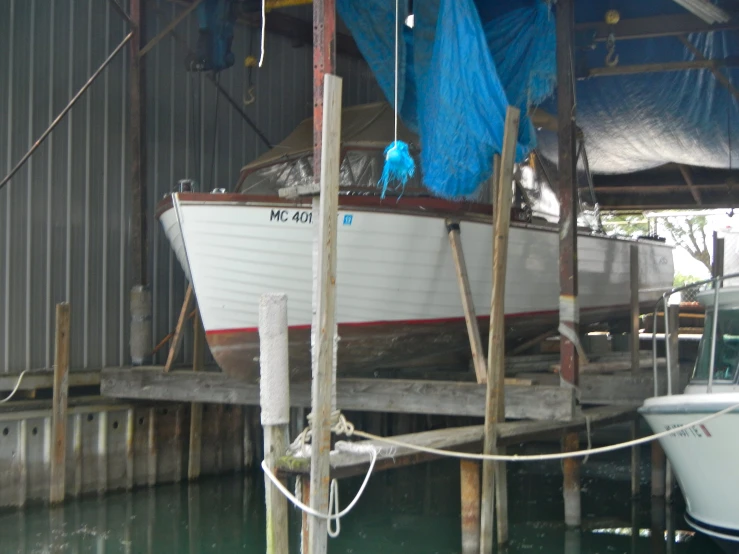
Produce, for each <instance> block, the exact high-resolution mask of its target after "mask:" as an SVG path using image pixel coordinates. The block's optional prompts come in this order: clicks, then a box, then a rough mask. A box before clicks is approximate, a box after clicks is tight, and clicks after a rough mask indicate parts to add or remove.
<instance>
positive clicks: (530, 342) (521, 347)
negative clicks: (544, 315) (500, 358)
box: [506, 327, 559, 364]
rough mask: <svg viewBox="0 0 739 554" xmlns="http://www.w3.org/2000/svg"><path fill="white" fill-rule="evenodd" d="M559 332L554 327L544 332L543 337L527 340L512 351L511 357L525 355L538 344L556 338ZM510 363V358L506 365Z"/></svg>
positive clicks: (538, 336)
mask: <svg viewBox="0 0 739 554" xmlns="http://www.w3.org/2000/svg"><path fill="white" fill-rule="evenodd" d="M558 332H559V331H558V330H557V328H556V327H553V328H551V329H549V330H548V331H545V332H543V333H542V334H541V335H537V336H536V337H534V338H532V339H529V340H527V341H526V342H522V343H521V344H519V345H518V346H517V347H516V348H514V349H513V350H511V356H516V355H518V354H523V353H524V352H526V351H527V350H529V349H530V348H533V347H534V346H536V345H537V344H539V343H541V342H544V341H545V340H547V339H549V338H552V337H553V336H555V335H556V334H557V333H558ZM507 363H508V358H506V364H507Z"/></svg>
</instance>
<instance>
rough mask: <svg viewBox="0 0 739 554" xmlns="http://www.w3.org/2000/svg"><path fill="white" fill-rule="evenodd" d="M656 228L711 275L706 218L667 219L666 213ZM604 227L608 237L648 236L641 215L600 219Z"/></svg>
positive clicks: (672, 217) (667, 214)
mask: <svg viewBox="0 0 739 554" xmlns="http://www.w3.org/2000/svg"><path fill="white" fill-rule="evenodd" d="M657 225H658V226H659V227H660V230H662V231H664V232H665V233H666V234H667V235H668V237H669V238H670V239H672V243H673V244H675V246H679V247H680V248H683V249H684V250H685V251H686V252H688V253H689V254H690V255H691V256H692V257H693V258H695V259H696V260H698V261H699V262H700V263H702V264H703V265H704V266H705V267H706V269H707V270H708V272H709V273H710V272H711V253H710V252H709V250H708V240H707V239H708V236H709V234H707V233H706V227H707V226H708V218H707V217H706V216H704V215H694V216H670V215H669V212H665V215H664V216H663V217H659V218H658V219H657ZM603 227H604V228H605V229H606V233H608V234H609V235H622V236H623V235H627V236H629V237H631V238H637V237H639V236H645V235H648V234H649V220H648V219H647V218H646V217H644V216H643V215H641V214H639V215H615V214H608V215H604V216H603Z"/></svg>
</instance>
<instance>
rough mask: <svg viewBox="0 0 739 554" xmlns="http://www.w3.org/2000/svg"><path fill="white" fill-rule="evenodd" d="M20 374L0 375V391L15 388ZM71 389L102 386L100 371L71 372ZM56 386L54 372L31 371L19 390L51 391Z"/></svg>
mask: <svg viewBox="0 0 739 554" xmlns="http://www.w3.org/2000/svg"><path fill="white" fill-rule="evenodd" d="M18 377H20V373H3V374H2V375H0V391H10V390H13V389H14V388H15V385H16V383H17V382H18ZM68 384H69V387H94V386H98V385H100V371H70V372H69V376H68ZM53 386H54V370H53V369H52V370H41V371H29V372H28V373H26V374H25V375H24V376H23V380H22V381H21V383H20V385H18V390H36V389H50V388H52V387H53Z"/></svg>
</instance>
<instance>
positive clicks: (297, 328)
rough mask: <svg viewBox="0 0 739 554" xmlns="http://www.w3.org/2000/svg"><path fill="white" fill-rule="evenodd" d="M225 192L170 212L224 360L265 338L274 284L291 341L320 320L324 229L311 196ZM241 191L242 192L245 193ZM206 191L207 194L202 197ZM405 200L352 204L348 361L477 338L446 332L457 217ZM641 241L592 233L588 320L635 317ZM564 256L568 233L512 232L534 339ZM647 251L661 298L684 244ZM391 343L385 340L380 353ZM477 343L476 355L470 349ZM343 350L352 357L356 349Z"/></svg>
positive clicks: (168, 226) (511, 285) (345, 314)
mask: <svg viewBox="0 0 739 554" xmlns="http://www.w3.org/2000/svg"><path fill="white" fill-rule="evenodd" d="M188 196H189V197H190V198H192V200H188ZM224 196H228V197H230V198H224V199H223V200H219V199H218V195H183V196H182V197H180V198H179V199H176V200H175V201H174V202H173V204H172V206H171V207H169V208H164V209H161V210H160V214H159V218H160V221H161V223H162V226H163V228H164V230H165V232H166V234H167V237H168V238H169V241H170V243H171V244H172V246H173V248H174V250H175V252H176V253H177V257H178V259H179V260H180V262H181V263H182V264H183V269H184V270H185V272H186V274H187V275H188V278H190V279H191V281H192V283H193V286H194V289H195V293H196V296H197V299H198V306H199V309H200V312H201V316H202V320H203V324H204V326H205V330H206V334H207V337H208V342H209V344H210V346H211V349H212V350H213V352H214V355H215V356H216V359H218V354H219V349H224V348H225V349H233V348H234V341H235V340H236V339H231V338H228V337H232V336H233V335H240V336H242V338H243V335H247V334H248V335H254V336H255V334H256V330H257V309H258V305H259V296H260V295H261V294H262V293H264V292H285V293H287V295H288V323H289V325H290V329H291V343H292V342H293V338H294V337H295V339H296V340H303V339H304V338H305V337H304V336H303V334H304V332H305V331H307V329H309V327H310V324H311V318H312V281H313V280H312V252H313V236H314V226H313V224H312V214H311V209H310V204H303V205H299V204H294V203H293V204H285V203H280V202H279V201H277V200H276V201H274V202H272V203H257V202H253V201H248V200H246V199H248V197H247V196H243V195H224ZM239 196H240V198H241V199H242V200H241V201H234V199H233V198H234V197H239ZM206 197H209V198H207V201H202V199H204V198H206ZM395 204H396V201H395V200H391V201H389V202H386V203H385V204H384V205H383V209H382V211H380V210H378V209H372V210H370V209H365V208H362V207H361V206H356V205H355V206H352V205H348V206H347V205H344V204H342V205H341V206H340V210H339V211H340V213H339V225H338V268H337V303H336V310H337V320H338V322H339V325H340V331H341V332H340V334H341V336H342V345H343V346H340V352H339V358H340V367H342V366H341V358H342V348H343V350H344V351H345V354H346V352H348V350H347V348H346V347H348V346H349V344H346V343H344V339H345V338H347V339H348V340H349V342H350V343H351V342H352V340H354V339H356V341H358V340H359V338H362V340H363V341H364V342H362V343H361V344H360V343H359V342H356V341H355V342H354V343H353V344H352V345H351V346H352V348H353V349H354V350H355V351H358V349H361V348H365V347H366V354H367V356H368V357H369V358H370V359H371V358H375V359H376V361H377V363H378V364H379V365H383V364H385V361H386V360H384V359H381V358H383V355H384V354H387V356H385V357H387V358H388V359H392V357H393V355H397V354H399V352H398V351H399V350H400V349H401V348H400V347H401V346H403V345H406V346H409V348H408V349H407V350H408V352H407V354H408V356H406V358H409V357H411V356H416V357H417V356H418V355H419V354H422V353H424V352H427V353H428V354H429V355H431V354H434V353H436V354H438V353H439V352H441V351H444V350H446V351H447V352H451V351H452V350H454V351H455V352H457V351H458V350H460V349H462V350H464V349H465V341H466V338H465V339H464V340H463V341H461V342H460V341H458V340H455V341H452V340H451V338H450V337H449V336H446V337H444V336H443V335H444V333H441V334H439V331H440V330H443V331H444V332H451V330H452V329H454V332H455V333H456V332H457V330H461V331H462V332H463V331H464V319H463V317H464V313H463V310H462V304H461V301H460V292H459V288H458V283H457V277H456V272H455V267H454V263H453V258H452V253H451V249H450V245H449V239H448V233H447V229H446V226H445V217H444V215H443V214H438V215H436V214H426V213H424V212H423V211H419V210H415V211H408V210H404V209H403V204H402V203H399V206H398V207H397V208H396V206H395ZM485 219H487V221H485ZM489 219H490V218H489V216H488V217H487V218H485V217H484V216H481V215H478V216H476V217H471V218H466V219H463V220H462V221H461V223H460V226H461V238H462V245H463V250H464V256H465V258H466V263H467V272H468V274H469V279H470V285H471V288H472V297H473V301H474V305H475V309H476V311H477V314H478V316H480V317H481V318H484V317H485V314H488V313H489V307H490V293H491V246H490V243H491V228H490V223H489ZM630 244H633V243H632V242H631V241H621V240H614V239H608V238H604V237H595V236H589V235H588V236H581V237H580V239H579V247H578V257H579V260H578V261H579V267H580V273H579V289H580V294H579V300H580V309H581V313H582V316H581V318H583V319H587V318H588V317H590V318H591V319H593V320H595V321H602V320H606V319H609V318H613V317H616V316H617V315H620V316H621V317H623V316H624V315H626V313H627V310H628V299H629V246H630ZM558 252H559V250H558V234H557V232H556V229H545V228H542V227H535V226H526V225H515V226H513V227H512V228H511V231H510V245H509V256H508V269H507V279H506V300H505V314H506V322H507V324H509V325H508V332H509V334H515V333H516V332H519V335H521V334H523V335H526V334H530V333H533V332H537V331H538V332H541V331H542V329H543V330H546V329H547V328H553V327H556V324H557V318H558V310H559V304H558V301H559V278H558V269H557V268H558ZM639 259H640V280H641V289H642V290H643V291H645V292H643V293H642V294H641V296H640V300H641V302H644V303H650V304H653V303H654V301H656V299H657V298H658V296H659V295H660V293H661V291H662V290H664V289H666V288H669V287H670V286H671V285H672V279H673V265H672V251H671V248H670V247H668V246H665V245H664V244H661V243H657V242H652V241H643V242H639ZM532 322H533V324H532ZM408 328H413V329H418V330H419V332H420V329H421V328H424V329H425V330H426V331H427V335H426V336H425V339H426V340H427V341H428V340H429V338H432V336H433V337H436V338H434V339H433V340H432V342H431V343H428V344H426V346H425V347H421V346H419V348H421V350H420V351H419V350H416V349H415V348H412V347H410V346H411V345H410V342H408V340H407V339H408V337H409V335H408V332H407V329H408ZM428 333H430V334H428ZM368 336H372V337H373V338H374V340H375V343H374V344H373V345H371V347H370V345H369V344H365V343H366V342H367V337H368ZM227 338H228V339H227ZM380 340H382V341H385V343H384V345H381V347H380V348H379V349H378V345H377V342H378V341H380ZM248 342H249V346H248V348H247V349H246V350H243V351H241V352H240V354H239V356H241V357H242V360H243V359H245V358H247V357H249V356H251V359H252V360H253V358H254V357H255V356H256V355H257V354H256V352H255V351H253V347H254V344H256V343H255V341H254V337H252V338H250V339H249V341H248ZM226 343H228V344H226ZM399 343H403V344H399ZM434 343H436V346H434ZM242 346H243V344H242ZM372 348H374V349H375V353H374V354H372V353H371V352H372V350H371V349H372ZM429 349H430V350H429ZM466 350H467V355H469V348H468V347H466ZM385 351H387V352H385ZM391 351H392V352H391ZM391 354H392V355H391ZM234 356H235V354H234ZM343 357H344V358H346V359H347V360H348V358H347V356H346V355H344V356H343ZM401 362H402V360H401ZM219 363H220V364H221V365H222V367H224V363H221V361H220V360H219ZM234 363H235V362H234ZM296 363H297V362H296ZM225 365H227V366H230V365H231V363H225ZM349 365H352V364H349ZM308 367H309V366H308ZM224 369H226V370H227V371H229V372H235V370H233V369H228V368H227V367H224ZM302 369H305V368H302Z"/></svg>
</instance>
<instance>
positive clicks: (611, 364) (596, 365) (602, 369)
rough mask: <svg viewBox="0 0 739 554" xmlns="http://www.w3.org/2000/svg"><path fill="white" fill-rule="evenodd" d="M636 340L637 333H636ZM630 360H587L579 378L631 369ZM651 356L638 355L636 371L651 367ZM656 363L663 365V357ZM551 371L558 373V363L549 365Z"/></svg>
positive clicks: (581, 366) (581, 368) (639, 371)
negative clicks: (587, 374) (591, 374)
mask: <svg viewBox="0 0 739 554" xmlns="http://www.w3.org/2000/svg"><path fill="white" fill-rule="evenodd" d="M637 340H638V335H637ZM632 363H633V362H632V361H631V360H628V359H624V360H608V361H604V362H588V363H586V364H581V365H580V373H581V377H580V378H581V379H582V374H584V373H614V372H617V371H633V366H632ZM652 364H653V362H652V358H651V357H650V358H646V357H642V356H639V358H638V362H637V365H636V373H637V374H640V373H641V370H644V369H652V367H653V366H652ZM657 364H658V365H660V366H664V365H665V359H664V358H657ZM550 369H551V371H552V373H559V370H560V365H559V364H552V365H551V367H550Z"/></svg>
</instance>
